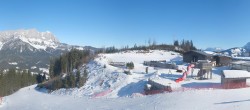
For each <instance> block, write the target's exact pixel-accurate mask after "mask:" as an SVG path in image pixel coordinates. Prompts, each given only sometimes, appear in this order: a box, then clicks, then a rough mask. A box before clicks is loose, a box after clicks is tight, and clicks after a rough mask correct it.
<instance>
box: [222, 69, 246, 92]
mask: <svg viewBox="0 0 250 110" xmlns="http://www.w3.org/2000/svg"><path fill="white" fill-rule="evenodd" d="M248 78H250V73H249V72H247V71H244V70H223V71H222V75H221V84H222V87H223V88H225V89H234V88H241V87H246V82H247V81H246V80H247V79H248Z"/></svg>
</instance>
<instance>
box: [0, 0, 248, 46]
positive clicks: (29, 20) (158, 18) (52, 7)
mask: <svg viewBox="0 0 250 110" xmlns="http://www.w3.org/2000/svg"><path fill="white" fill-rule="evenodd" d="M0 5H1V6H0V14H1V16H0V31H3V30H15V29H29V28H36V29H37V30H39V31H47V30H49V31H51V32H52V33H54V34H55V35H56V37H57V38H58V39H59V40H60V41H61V42H64V43H69V44H76V45H90V46H95V47H104V46H106V47H107V46H113V45H114V46H117V47H122V46H126V45H130V46H133V45H134V44H135V43H136V44H137V45H142V44H146V42H147V41H148V40H149V39H151V40H155V41H156V42H157V43H167V44H171V43H172V42H173V40H174V39H179V40H182V39H187V40H193V42H194V44H195V45H196V46H197V47H198V48H203V49H204V48H206V47H221V48H230V47H238V46H243V45H245V44H246V43H247V42H250V1H249V0H1V1H0Z"/></svg>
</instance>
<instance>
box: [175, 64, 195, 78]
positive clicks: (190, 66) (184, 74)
mask: <svg viewBox="0 0 250 110" xmlns="http://www.w3.org/2000/svg"><path fill="white" fill-rule="evenodd" d="M193 67H194V64H190V65H188V67H187V71H185V72H184V73H183V74H182V77H180V78H178V79H176V80H175V82H177V83H179V82H180V81H183V80H185V79H186V77H187V74H189V73H190V72H191V69H192V68H193Z"/></svg>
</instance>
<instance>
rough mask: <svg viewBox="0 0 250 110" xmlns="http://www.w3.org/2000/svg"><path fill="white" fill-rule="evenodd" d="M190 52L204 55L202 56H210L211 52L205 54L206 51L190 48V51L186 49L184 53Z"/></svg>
mask: <svg viewBox="0 0 250 110" xmlns="http://www.w3.org/2000/svg"><path fill="white" fill-rule="evenodd" d="M190 52H195V53H198V54H201V55H204V56H212V55H211V54H207V53H206V52H203V51H198V50H191V51H188V52H186V53H184V54H187V53H190Z"/></svg>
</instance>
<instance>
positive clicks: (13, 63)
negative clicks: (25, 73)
mask: <svg viewBox="0 0 250 110" xmlns="http://www.w3.org/2000/svg"><path fill="white" fill-rule="evenodd" d="M9 64H10V65H17V64H18V63H17V62H9Z"/></svg>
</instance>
